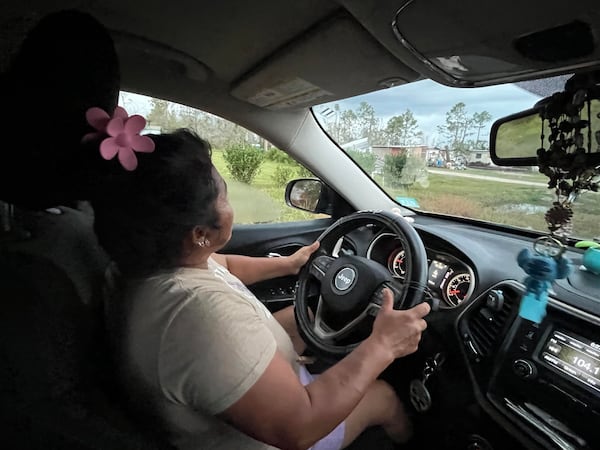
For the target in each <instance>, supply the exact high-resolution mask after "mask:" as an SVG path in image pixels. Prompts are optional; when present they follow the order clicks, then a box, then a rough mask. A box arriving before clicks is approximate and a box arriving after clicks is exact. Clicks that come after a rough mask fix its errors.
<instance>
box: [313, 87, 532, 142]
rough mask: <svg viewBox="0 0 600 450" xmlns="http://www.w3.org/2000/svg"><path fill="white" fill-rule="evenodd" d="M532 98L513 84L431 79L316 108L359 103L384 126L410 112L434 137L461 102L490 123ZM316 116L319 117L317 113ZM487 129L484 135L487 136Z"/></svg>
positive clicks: (525, 105) (521, 107)
mask: <svg viewBox="0 0 600 450" xmlns="http://www.w3.org/2000/svg"><path fill="white" fill-rule="evenodd" d="M539 99H540V96H539V95H535V94H533V93H531V92H528V91H527V90H525V89H523V88H522V87H519V86H518V85H516V84H503V85H497V86H487V87H480V88H456V87H455V88H453V87H448V86H444V85H442V84H439V83H436V82H434V81H431V80H422V81H417V82H414V83H409V84H406V85H401V86H397V87H394V88H389V89H384V90H379V91H376V92H372V93H369V94H364V95H360V96H357V97H351V98H348V99H345V100H338V101H335V102H331V103H326V104H324V105H320V106H317V107H315V110H316V111H317V112H318V111H320V110H321V109H322V108H324V107H326V106H328V107H332V106H333V105H335V104H336V103H337V104H339V106H340V108H341V109H342V110H345V109H354V110H355V109H357V108H358V106H359V105H360V103H361V102H363V101H364V102H367V103H369V104H371V105H372V106H373V108H374V109H375V113H376V115H377V117H379V118H381V119H383V121H384V123H385V122H387V120H388V119H389V118H390V117H393V116H395V115H398V114H401V113H403V112H404V111H406V110H407V109H410V110H411V111H412V113H413V114H414V116H415V118H416V119H417V121H418V124H419V127H420V129H421V131H423V133H424V134H425V135H426V136H429V137H430V138H431V137H434V136H435V135H437V127H438V126H439V125H443V124H444V123H445V120H446V112H448V111H449V110H450V109H451V108H452V107H453V106H454V105H455V104H456V103H459V102H463V103H464V104H465V105H466V110H467V112H468V113H469V114H473V113H476V112H482V111H487V112H489V113H490V114H491V115H492V122H493V121H494V120H496V119H499V118H501V117H505V116H508V115H510V114H513V113H516V112H518V111H522V110H524V109H528V108H531V107H532V106H533V105H534V104H535V103H536V102H537V101H538V100H539ZM317 117H319V114H317ZM492 122H490V123H489V125H488V128H487V129H484V130H483V132H485V133H489V127H490V126H491V124H492Z"/></svg>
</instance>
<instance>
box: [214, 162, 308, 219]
mask: <svg viewBox="0 0 600 450" xmlns="http://www.w3.org/2000/svg"><path fill="white" fill-rule="evenodd" d="M212 160H213V163H214V165H215V167H216V168H217V170H218V171H219V173H220V174H221V175H222V176H223V178H225V179H226V180H227V189H228V192H229V201H230V202H231V205H232V207H233V210H234V213H235V223H238V224H244V223H259V222H293V221H297V220H310V219H314V218H316V217H317V216H316V215H315V214H311V213H308V212H305V211H300V210H299V209H295V208H292V207H290V206H287V205H286V204H285V186H277V185H276V184H275V182H274V181H273V178H272V177H273V175H274V173H275V168H276V167H277V165H278V163H275V162H272V161H264V162H263V164H262V165H261V167H260V170H259V172H258V175H257V176H256V178H254V180H252V183H251V184H249V185H248V184H244V183H239V182H237V181H234V180H232V178H231V175H230V173H229V171H228V170H227V167H226V165H225V160H224V159H223V153H222V152H221V151H219V150H213V155H212ZM293 178H296V176H292V178H291V179H293ZM288 181H289V180H288Z"/></svg>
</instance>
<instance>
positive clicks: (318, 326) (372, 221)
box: [294, 211, 428, 360]
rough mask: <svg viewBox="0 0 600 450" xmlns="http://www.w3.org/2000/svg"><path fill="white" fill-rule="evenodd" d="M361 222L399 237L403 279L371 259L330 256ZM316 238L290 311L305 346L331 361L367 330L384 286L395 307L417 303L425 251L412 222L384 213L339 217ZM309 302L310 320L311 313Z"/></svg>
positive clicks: (422, 282) (423, 277)
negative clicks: (402, 258) (403, 264)
mask: <svg viewBox="0 0 600 450" xmlns="http://www.w3.org/2000/svg"><path fill="white" fill-rule="evenodd" d="M363 226H379V227H380V228H381V229H385V230H386V232H391V233H393V234H394V236H395V237H396V238H397V239H399V240H400V242H401V244H402V246H403V248H404V251H405V258H406V259H405V261H406V263H405V265H406V276H405V279H404V281H401V280H398V279H396V278H394V277H393V276H392V274H391V273H390V271H389V270H388V268H387V267H385V266H383V265H381V264H380V263H378V262H376V261H373V260H371V259H368V258H365V257H362V256H357V255H341V256H338V257H335V256H334V254H333V253H334V249H335V246H336V243H337V242H338V241H339V239H340V238H341V237H343V236H344V235H346V234H347V233H349V232H351V231H353V230H356V229H357V228H359V227H363ZM318 240H319V242H320V247H319V250H317V251H316V252H315V253H314V254H313V255H312V256H311V258H310V259H309V261H308V262H307V264H306V265H305V266H304V267H303V268H302V270H301V271H300V274H299V279H298V286H297V289H296V304H295V308H294V314H295V317H296V322H297V324H298V330H299V333H300V335H301V336H302V338H303V339H304V341H305V342H306V344H307V346H308V347H309V348H310V349H311V350H313V351H314V352H315V353H317V354H318V355H319V356H321V357H323V358H325V359H330V360H331V359H333V360H335V359H340V358H342V357H344V356H345V355H347V354H348V353H350V352H351V351H352V350H354V348H356V347H357V346H358V345H359V344H360V342H362V340H364V339H365V338H366V337H367V336H368V334H369V333H370V332H371V329H372V321H373V318H374V316H376V315H377V311H378V310H379V308H380V305H381V302H382V298H383V289H384V288H385V287H388V288H390V289H391V290H392V292H393V293H394V308H395V309H408V308H410V307H412V306H415V305H416V304H418V303H421V301H422V300H423V296H424V291H425V287H426V283H427V266H428V265H427V253H426V252H425V247H424V245H423V241H422V240H421V238H420V236H419V235H418V233H417V232H416V231H415V229H414V228H413V227H412V225H410V224H409V223H408V222H407V221H406V220H405V219H404V218H402V217H401V216H398V215H396V214H393V213H391V212H387V211H359V212H356V213H354V214H351V215H348V216H346V217H343V218H341V219H339V220H338V221H336V222H335V223H334V224H332V225H331V226H330V227H329V228H327V230H325V231H324V232H323V233H322V234H321V236H319V238H318ZM315 301H316V309H315V307H314V303H315ZM311 302H312V304H313V311H314V318H312V317H311V314H310V312H309V307H310V306H311V305H310V304H311Z"/></svg>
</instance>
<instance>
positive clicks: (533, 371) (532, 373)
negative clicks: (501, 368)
mask: <svg viewBox="0 0 600 450" xmlns="http://www.w3.org/2000/svg"><path fill="white" fill-rule="evenodd" d="M512 368H513V372H514V373H515V375H516V376H518V377H519V378H523V379H525V380H529V379H532V378H535V377H536V376H537V368H536V367H535V364H533V363H532V362H531V361H528V360H526V359H515V360H514V361H513V364H512Z"/></svg>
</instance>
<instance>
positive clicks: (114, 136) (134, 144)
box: [82, 106, 154, 171]
mask: <svg viewBox="0 0 600 450" xmlns="http://www.w3.org/2000/svg"><path fill="white" fill-rule="evenodd" d="M85 118H86V119H87V122H88V123H89V124H90V125H91V126H92V127H94V129H95V130H97V131H95V132H91V133H88V134H86V135H85V136H84V137H83V139H82V142H87V141H90V140H92V139H96V138H99V137H101V136H104V135H107V134H108V137H107V138H105V139H103V140H102V142H101V143H100V154H101V155H102V157H103V158H104V159H107V160H108V159H113V158H114V157H115V155H118V158H119V162H120V163H121V165H122V166H123V167H124V168H125V170H129V171H131V170H135V168H136V167H137V164H138V161H137V157H136V156H135V153H136V152H142V153H151V152H153V151H154V141H153V140H152V139H150V138H149V137H148V136H141V135H140V132H141V131H142V130H143V129H144V127H145V126H146V119H144V118H143V117H142V116H140V115H137V114H136V115H133V116H131V117H130V116H129V115H128V114H127V111H125V109H124V108H122V107H120V106H117V107H116V108H115V111H114V112H113V115H112V117H111V116H109V115H108V113H107V112H106V111H104V110H103V109H101V108H97V107H92V108H90V109H88V110H87V111H86V113H85Z"/></svg>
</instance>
